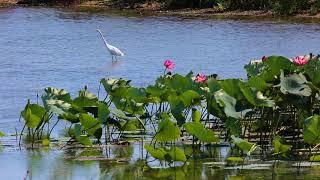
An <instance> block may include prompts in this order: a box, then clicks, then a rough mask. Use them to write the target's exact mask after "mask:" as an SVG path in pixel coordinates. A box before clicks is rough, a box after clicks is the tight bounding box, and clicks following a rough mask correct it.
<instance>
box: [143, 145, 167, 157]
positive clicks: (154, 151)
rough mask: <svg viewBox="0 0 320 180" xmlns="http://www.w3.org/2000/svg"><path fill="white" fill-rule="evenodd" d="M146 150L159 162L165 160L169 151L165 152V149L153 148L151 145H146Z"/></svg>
mask: <svg viewBox="0 0 320 180" xmlns="http://www.w3.org/2000/svg"><path fill="white" fill-rule="evenodd" d="M144 148H145V149H146V150H147V151H148V153H150V155H151V156H152V157H154V158H156V159H159V160H165V157H164V156H165V155H166V154H167V151H165V150H164V149H163V148H153V147H152V146H150V145H147V144H145V145H144Z"/></svg>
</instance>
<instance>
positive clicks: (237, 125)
mask: <svg viewBox="0 0 320 180" xmlns="http://www.w3.org/2000/svg"><path fill="white" fill-rule="evenodd" d="M225 126H226V128H227V129H228V130H229V131H230V134H231V135H235V136H239V135H240V134H241V131H242V124H241V122H240V119H236V118H233V117H228V118H226V120H225Z"/></svg>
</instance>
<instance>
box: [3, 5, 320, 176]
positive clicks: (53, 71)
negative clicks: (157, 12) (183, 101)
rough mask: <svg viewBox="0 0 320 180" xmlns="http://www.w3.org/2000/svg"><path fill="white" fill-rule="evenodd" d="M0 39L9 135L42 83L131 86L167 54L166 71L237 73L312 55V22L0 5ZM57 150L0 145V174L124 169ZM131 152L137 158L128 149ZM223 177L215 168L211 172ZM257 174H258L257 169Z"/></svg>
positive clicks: (319, 36) (315, 33)
mask: <svg viewBox="0 0 320 180" xmlns="http://www.w3.org/2000/svg"><path fill="white" fill-rule="evenodd" d="M96 28H99V29H101V30H102V31H103V33H104V34H105V36H106V39H107V40H108V41H109V42H110V43H111V44H113V45H115V46H117V47H119V48H120V49H121V50H123V51H124V52H125V54H126V56H125V57H122V58H120V61H119V62H118V63H115V64H112V63H111V57H110V55H109V54H108V52H107V51H106V48H105V47H104V44H103V41H102V39H101V37H100V36H99V34H98V33H97V32H96V31H95V29H96ZM0 37H1V38H0V82H1V86H0V102H1V103H0V130H1V131H4V132H6V133H8V134H10V133H13V132H14V131H15V128H17V129H18V130H20V129H21V127H20V124H19V123H17V121H18V118H19V112H20V111H21V110H22V109H23V107H24V105H25V103H26V101H27V99H28V98H30V99H31V100H32V101H33V102H35V101H36V94H37V93H39V94H41V91H42V89H43V88H44V87H47V86H55V87H59V88H64V89H67V90H69V91H70V92H71V93H72V94H73V95H74V94H76V92H77V91H78V90H79V89H80V88H82V87H84V86H85V85H88V86H89V89H90V90H91V91H93V92H97V89H98V86H99V80H100V79H101V78H103V77H122V78H127V79H131V80H133V85H137V86H145V85H147V84H150V83H153V81H154V80H155V79H156V77H157V76H159V75H160V74H162V73H163V65H162V63H163V61H164V60H165V59H172V60H173V61H174V62H175V64H176V69H175V70H174V71H175V72H178V73H182V74H186V73H188V72H189V71H190V70H192V71H194V72H203V73H205V74H212V73H217V74H219V75H220V77H223V78H229V77H245V72H244V70H243V65H244V64H246V63H247V62H248V60H250V59H253V58H260V57H262V56H263V55H271V54H279V55H285V56H289V57H292V56H295V55H300V54H305V53H309V52H314V53H318V52H319V42H320V24H317V23H308V24H303V23H292V22H291V23H289V22H283V21H254V20H226V19H224V20H221V19H209V20H205V19H183V18H177V17H143V16H138V17H137V16H136V17H126V16H118V15H115V14H108V13H100V14H89V13H83V12H82V13H80V12H74V11H70V10H69V11H65V10H61V9H45V8H5V9H0ZM134 149H135V148H134ZM63 153H65V152H62V151H53V152H52V151H49V152H42V153H37V152H26V151H22V152H21V151H16V150H15V149H14V148H13V149H10V150H3V152H2V153H0V162H1V164H2V165H1V174H0V179H12V178H10V177H13V179H21V178H23V177H24V176H25V174H26V171H27V170H28V169H32V174H33V177H34V178H35V179H37V177H38V179H45V178H49V179H79V178H80V177H87V178H86V179H88V178H89V179H90V178H92V179H96V178H98V177H99V176H100V175H101V174H100V173H101V172H105V171H106V169H107V172H109V171H112V172H113V171H114V173H117V172H118V171H121V168H122V169H123V168H124V169H125V170H126V168H128V167H130V166H126V165H123V164H122V165H114V166H109V165H107V166H106V165H101V162H90V163H83V162H81V163H77V162H73V161H70V162H69V161H68V160H65V159H64V158H63V156H62V155H61V154H63ZM131 156H132V157H135V158H136V159H138V157H139V156H138V155H134V153H133V155H131ZM2 162H6V164H7V165H5V166H3V163H2ZM135 162H136V161H132V163H135ZM52 164H53V165H52ZM50 165H52V166H50ZM30 166H32V168H31V167H30ZM119 166H120V167H121V168H120V169H119V168H118V167H119ZM108 168H109V169H108ZM129 169H130V168H129ZM196 169H197V170H195V171H194V174H195V175H194V176H192V177H189V176H188V178H190V179H192V178H194V179H197V178H200V177H204V178H210V177H213V175H212V173H213V172H212V171H214V172H215V173H217V171H216V170H212V169H202V166H199V167H198V166H197V168H196ZM125 170H124V171H125ZM62 171H63V172H62ZM126 171H129V170H126ZM129 172H130V171H129ZM139 172H140V171H139ZM219 172H220V171H218V173H219ZM136 173H138V170H137V172H136ZM208 173H209V174H208ZM210 173H211V174H210ZM268 173H269V174H268V175H267V176H266V177H267V178H270V176H269V175H270V173H271V171H268ZM169 174H170V173H169ZM231 174H232V173H231ZM233 174H239V173H234V172H233ZM245 174H247V175H250V173H245ZM285 174H286V173H285ZM287 174H288V175H290V173H287ZM82 175H85V176H82ZM107 175H109V176H105V177H110V174H107ZM125 175H126V174H125ZM227 175H228V173H226V172H224V171H222V172H220V174H219V175H216V177H221V178H224V177H227ZM229 175H230V173H229ZM258 175H260V176H263V177H264V175H263V172H261V173H260V174H259V173H258ZM129 176H130V175H126V176H125V177H129ZM1 177H2V178H1ZM130 177H131V178H133V177H135V176H130ZM254 177H255V176H254Z"/></svg>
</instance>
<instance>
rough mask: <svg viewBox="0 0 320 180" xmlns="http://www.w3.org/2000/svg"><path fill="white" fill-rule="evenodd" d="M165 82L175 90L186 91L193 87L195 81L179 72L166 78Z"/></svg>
mask: <svg viewBox="0 0 320 180" xmlns="http://www.w3.org/2000/svg"><path fill="white" fill-rule="evenodd" d="M165 84H166V85H167V87H169V88H171V89H173V90H175V91H179V92H184V91H187V90H190V89H192V84H193V81H192V79H191V77H190V76H188V75H187V76H186V77H184V76H181V75H179V74H175V75H173V76H172V77H171V78H166V79H165Z"/></svg>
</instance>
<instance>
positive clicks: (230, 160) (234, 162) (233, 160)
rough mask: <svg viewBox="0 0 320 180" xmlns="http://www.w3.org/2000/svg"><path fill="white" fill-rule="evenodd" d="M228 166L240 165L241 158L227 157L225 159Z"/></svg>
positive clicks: (242, 160)
mask: <svg viewBox="0 0 320 180" xmlns="http://www.w3.org/2000/svg"><path fill="white" fill-rule="evenodd" d="M226 161H227V164H228V165H237V164H242V163H243V162H244V159H243V158H242V157H232V156H231V157H228V158H227V159H226Z"/></svg>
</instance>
